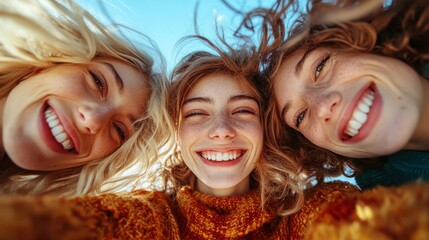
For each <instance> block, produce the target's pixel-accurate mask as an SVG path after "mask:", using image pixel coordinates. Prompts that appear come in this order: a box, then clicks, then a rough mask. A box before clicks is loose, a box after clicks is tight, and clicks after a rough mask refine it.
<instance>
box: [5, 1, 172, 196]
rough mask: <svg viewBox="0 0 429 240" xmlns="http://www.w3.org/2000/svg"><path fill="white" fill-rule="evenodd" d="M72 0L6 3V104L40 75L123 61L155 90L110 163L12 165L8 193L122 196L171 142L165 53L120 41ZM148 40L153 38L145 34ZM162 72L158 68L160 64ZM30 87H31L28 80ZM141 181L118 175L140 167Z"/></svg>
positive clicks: (7, 175) (7, 176) (113, 30)
mask: <svg viewBox="0 0 429 240" xmlns="http://www.w3.org/2000/svg"><path fill="white" fill-rule="evenodd" d="M118 30H119V29H118V27H116V28H109V27H107V26H105V25H103V24H101V23H100V22H99V20H97V19H96V18H95V17H94V16H92V15H91V14H89V13H88V12H87V11H86V10H84V9H83V8H81V7H80V6H78V5H77V4H75V3H74V2H73V1H71V0H58V1H55V0H20V1H2V2H0V35H1V36H2V37H1V38H0V96H1V97H5V96H7V94H8V93H9V92H10V91H11V90H12V89H13V87H14V86H15V85H16V84H18V83H19V82H20V81H22V80H24V79H25V78H26V76H29V75H30V74H32V73H33V72H34V71H36V70H37V69H46V68H50V67H54V66H57V65H61V64H70V63H73V64H88V63H89V62H91V61H93V60H94V59H97V58H110V59H116V60H118V61H122V62H124V63H126V64H128V65H130V66H132V67H134V68H136V69H137V70H138V71H139V72H141V73H143V75H144V76H145V79H142V81H148V82H149V84H148V85H149V89H148V91H147V92H146V94H149V95H150V98H149V103H148V104H147V109H146V112H145V114H144V116H142V118H141V119H139V120H138V125H139V127H138V129H137V130H136V133H135V134H133V135H132V136H131V138H130V139H128V140H127V141H126V143H125V144H124V145H123V146H121V147H120V148H119V149H117V150H116V151H115V152H114V153H113V154H111V155H109V156H108V157H106V158H104V159H98V160H94V161H92V162H89V163H88V164H86V165H83V166H79V167H74V168H69V169H64V170H56V171H46V172H40V171H38V172H36V171H26V170H23V169H20V168H17V167H14V166H12V165H11V164H10V163H9V164H4V165H7V166H5V167H6V169H5V168H3V169H5V170H4V171H2V173H1V175H0V181H1V188H0V191H1V192H2V193H11V194H27V195H42V194H58V195H64V196H76V195H82V194H95V193H101V192H111V191H119V190H121V189H124V187H125V186H128V185H130V184H132V183H133V182H134V181H135V180H136V178H137V177H138V176H137V174H139V172H138V171H144V170H145V169H146V167H148V166H150V165H151V164H152V163H153V162H155V159H156V158H157V157H158V154H159V153H160V152H159V151H158V149H159V148H160V146H162V145H163V144H165V143H166V142H168V138H169V135H170V133H171V131H170V129H171V127H170V126H168V125H166V124H167V123H166V122H167V121H166V118H167V114H166V111H165V108H164V101H165V99H164V96H165V89H166V76H165V69H164V68H165V61H164V59H163V57H162V56H161V54H160V53H159V50H158V49H157V47H156V46H155V45H154V44H153V43H152V42H151V41H150V39H148V41H149V43H148V44H145V45H141V46H138V47H137V45H135V44H132V43H131V42H129V41H128V40H127V39H126V38H125V37H123V36H120V34H119V31H118ZM141 36H142V38H145V36H144V35H143V34H141ZM155 56H157V57H159V63H157V64H158V65H159V66H158V67H157V68H156V67H154V61H155V60H154V58H153V57H155ZM24 81H25V80H24ZM136 164H137V166H140V168H136V173H134V174H132V175H131V176H128V177H124V176H119V175H118V174H119V173H121V172H124V171H125V170H126V169H127V168H129V167H131V166H134V165H136Z"/></svg>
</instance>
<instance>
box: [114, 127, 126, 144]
mask: <svg viewBox="0 0 429 240" xmlns="http://www.w3.org/2000/svg"><path fill="white" fill-rule="evenodd" d="M113 128H114V129H115V131H116V132H117V133H118V135H119V138H120V139H121V141H122V142H124V141H125V139H126V134H125V131H124V130H123V129H122V128H121V126H119V124H116V123H113Z"/></svg>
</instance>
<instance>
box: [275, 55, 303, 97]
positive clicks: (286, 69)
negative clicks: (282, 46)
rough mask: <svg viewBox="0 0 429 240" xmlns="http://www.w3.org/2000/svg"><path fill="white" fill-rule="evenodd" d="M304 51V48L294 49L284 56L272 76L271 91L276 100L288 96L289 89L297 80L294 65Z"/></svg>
mask: <svg viewBox="0 0 429 240" xmlns="http://www.w3.org/2000/svg"><path fill="white" fill-rule="evenodd" d="M304 53H305V50H304V49H299V50H296V51H295V52H293V53H291V54H290V55H288V56H287V57H285V58H284V59H283V60H282V62H281V64H280V66H279V69H278V70H277V72H276V73H275V74H274V76H273V93H274V96H275V97H276V99H277V100H280V99H285V98H287V97H288V96H289V89H290V88H291V87H292V85H295V83H296V82H297V81H299V79H298V76H297V75H296V66H297V64H298V62H299V61H300V60H301V59H302V57H303V55H304Z"/></svg>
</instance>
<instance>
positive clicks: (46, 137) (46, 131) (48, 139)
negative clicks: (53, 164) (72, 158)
mask: <svg viewBox="0 0 429 240" xmlns="http://www.w3.org/2000/svg"><path fill="white" fill-rule="evenodd" d="M48 107H51V106H49V105H48V104H47V103H46V104H45V105H44V106H43V107H42V108H41V110H40V113H39V121H38V126H39V129H40V133H41V138H42V140H43V141H44V142H45V143H46V145H47V146H48V147H49V148H50V149H51V150H52V151H54V152H58V153H62V154H77V153H78V152H79V150H78V149H79V147H78V144H76V141H75V137H74V136H73V135H72V134H71V131H70V129H71V128H70V127H69V126H70V124H68V122H66V121H65V120H64V119H63V118H61V117H60V116H58V117H59V118H60V121H61V123H62V124H63V126H64V128H65V131H66V132H67V134H68V135H69V136H70V138H71V141H72V145H73V146H74V148H75V151H73V152H70V151H67V150H65V149H64V148H63V146H62V145H61V144H60V143H58V142H57V141H56V140H55V138H54V136H53V135H52V132H51V128H50V127H49V126H48V123H47V122H46V120H45V110H46V109H47V108H48ZM51 108H52V107H51ZM52 109H53V108H52ZM54 111H55V110H54Z"/></svg>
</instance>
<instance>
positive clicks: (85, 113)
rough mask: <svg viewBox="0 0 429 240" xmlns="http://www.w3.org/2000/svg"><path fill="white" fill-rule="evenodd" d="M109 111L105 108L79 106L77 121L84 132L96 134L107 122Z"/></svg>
mask: <svg viewBox="0 0 429 240" xmlns="http://www.w3.org/2000/svg"><path fill="white" fill-rule="evenodd" d="M110 115H111V110H110V109H109V108H108V107H105V106H92V107H91V106H86V105H85V106H80V107H79V121H80V125H81V127H82V128H83V130H84V131H86V132H87V133H90V134H95V133H97V132H98V131H99V130H100V129H101V128H102V126H103V124H105V123H106V122H108V121H109V120H108V118H109V117H110Z"/></svg>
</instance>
